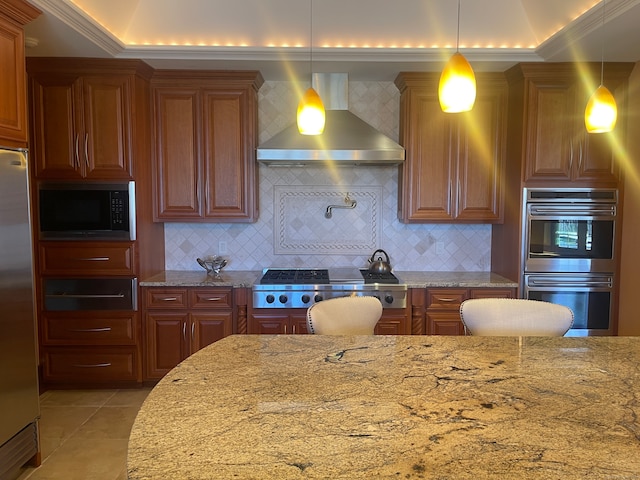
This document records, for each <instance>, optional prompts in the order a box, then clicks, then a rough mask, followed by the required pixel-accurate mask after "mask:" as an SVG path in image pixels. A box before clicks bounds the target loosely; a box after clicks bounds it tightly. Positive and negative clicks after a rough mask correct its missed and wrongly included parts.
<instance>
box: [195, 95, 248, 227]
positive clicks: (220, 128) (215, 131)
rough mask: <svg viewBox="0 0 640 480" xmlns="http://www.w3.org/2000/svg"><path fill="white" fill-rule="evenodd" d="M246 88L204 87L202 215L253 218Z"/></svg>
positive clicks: (223, 219)
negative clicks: (203, 196) (208, 88)
mask: <svg viewBox="0 0 640 480" xmlns="http://www.w3.org/2000/svg"><path fill="white" fill-rule="evenodd" d="M250 92H251V91H250V90H204V91H203V93H202V104H203V113H202V122H203V125H202V131H203V150H202V156H203V158H202V160H203V165H204V175H203V180H204V185H203V191H204V195H205V198H204V203H205V207H204V216H205V217H206V218H210V219H218V220H222V221H228V222H231V221H251V220H253V219H254V218H255V208H254V206H255V198H254V193H253V192H254V191H255V160H254V153H253V152H254V148H253V147H254V141H253V135H254V132H255V130H254V128H253V127H252V123H251V122H252V119H253V118H254V116H253V115H249V114H248V111H249V109H250V103H251V99H250V98H249V96H250V94H251V93H250Z"/></svg>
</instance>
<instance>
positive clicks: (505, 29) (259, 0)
mask: <svg viewBox="0 0 640 480" xmlns="http://www.w3.org/2000/svg"><path fill="white" fill-rule="evenodd" d="M31 3H33V4H34V5H36V6H37V7H39V8H40V9H41V10H42V11H43V15H42V16H41V17H40V18H38V19H36V20H35V21H34V22H32V23H31V24H29V25H27V27H26V29H25V31H26V34H27V36H28V37H29V45H32V46H31V47H30V48H28V49H27V55H28V56H92V57H114V58H141V59H144V60H146V61H147V62H148V63H150V64H151V65H152V66H154V67H158V68H163V67H167V68H174V67H175V68H178V67H179V68H242V69H245V68H251V69H260V70H261V71H262V72H263V75H264V76H265V78H267V79H286V78H297V77H299V76H301V75H302V76H305V75H308V72H309V69H310V61H309V60H310V58H309V57H310V48H309V41H310V36H311V34H312V37H313V53H312V58H313V63H312V66H313V67H312V68H313V70H314V71H318V72H338V71H339V72H347V73H349V74H350V76H351V77H352V78H362V79H380V80H389V79H392V78H393V77H394V76H395V74H396V73H397V72H398V71H402V70H425V71H428V70H434V71H435V70H439V69H440V68H441V67H442V65H443V62H444V61H446V59H447V58H448V56H449V55H450V54H451V53H452V52H453V51H454V49H455V45H456V29H457V27H456V25H457V23H456V22H457V16H456V15H457V2H456V1H454V0H399V1H394V2H392V1H389V0H316V2H314V5H313V15H312V16H311V15H310V9H309V2H308V1H302V0H234V1H232V2H231V1H228V0H180V1H176V0H110V1H109V2H105V1H104V0H31ZM311 19H312V20H311ZM639 22H640V0H608V1H607V3H606V18H605V26H604V28H603V27H602V2H601V1H598V0H561V1H558V0H519V1H514V0H462V2H461V11H460V50H461V51H462V52H463V53H464V54H465V55H466V56H467V58H468V59H469V60H470V61H471V63H472V65H473V66H474V68H475V69H477V70H496V69H498V70H501V69H505V68H508V67H509V66H511V65H512V64H514V63H516V62H519V61H575V60H587V61H599V60H600V58H601V55H602V54H603V53H604V56H605V60H607V61H633V62H635V61H637V60H640V29H638V28H637V25H638V23H639ZM603 46H604V52H603Z"/></svg>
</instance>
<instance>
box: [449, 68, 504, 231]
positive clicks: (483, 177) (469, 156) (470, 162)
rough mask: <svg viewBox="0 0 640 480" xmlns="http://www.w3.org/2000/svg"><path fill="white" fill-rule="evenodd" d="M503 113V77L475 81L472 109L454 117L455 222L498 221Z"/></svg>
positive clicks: (501, 169)
mask: <svg viewBox="0 0 640 480" xmlns="http://www.w3.org/2000/svg"><path fill="white" fill-rule="evenodd" d="M506 112H507V83H506V80H505V79H504V77H502V76H500V77H496V78H493V79H486V80H484V81H483V80H482V79H481V78H479V79H478V95H477V98H476V102H475V105H474V107H473V110H471V111H470V112H467V113H464V114H462V115H460V117H458V118H459V120H460V136H459V140H458V152H457V155H456V157H457V159H458V162H457V167H458V169H457V181H456V182H457V183H456V187H457V188H456V189H455V190H456V191H457V198H456V212H455V218H456V220H470V221H483V222H499V221H501V220H502V172H503V159H504V155H505V147H506V143H505V139H506Z"/></svg>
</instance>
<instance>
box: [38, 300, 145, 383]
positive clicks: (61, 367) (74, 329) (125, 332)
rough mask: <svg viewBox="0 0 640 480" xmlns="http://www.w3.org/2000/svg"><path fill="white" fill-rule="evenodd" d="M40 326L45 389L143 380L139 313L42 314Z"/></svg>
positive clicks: (42, 372)
mask: <svg viewBox="0 0 640 480" xmlns="http://www.w3.org/2000/svg"><path fill="white" fill-rule="evenodd" d="M39 322H40V367H41V380H42V383H43V385H44V386H46V387H60V386H76V385H81V386H83V387H100V386H102V387H105V386H109V387H113V386H116V385H123V386H126V385H129V384H139V383H141V382H142V361H141V358H142V355H141V351H140V345H139V339H140V337H141V334H140V330H141V329H140V319H139V315H138V312H135V311H104V312H98V311H92V312H87V311H78V312H70V311H62V312H43V313H42V315H41V316H40V318H39Z"/></svg>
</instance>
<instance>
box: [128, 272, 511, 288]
mask: <svg viewBox="0 0 640 480" xmlns="http://www.w3.org/2000/svg"><path fill="white" fill-rule="evenodd" d="M394 274H395V275H396V276H397V277H398V278H399V279H400V281H401V282H402V283H406V284H407V286H408V287H409V288H428V287H432V288H433V287H443V288H444V287H447V288H492V287H497V288H516V287H517V286H518V282H515V281H513V280H509V279H507V278H505V277H502V276H500V275H497V274H495V273H492V272H427V271H424V272H421V271H397V272H396V271H394ZM261 276H262V271H255V270H223V271H222V272H221V274H220V275H219V276H215V275H207V273H206V272H205V271H204V270H201V271H195V270H194V271H191V270H167V271H164V272H162V273H159V274H157V275H154V276H152V277H147V278H142V279H141V280H140V285H141V286H143V287H211V286H230V287H235V288H242V287H247V288H251V287H252V286H253V284H254V283H257V282H259V281H260V277H261Z"/></svg>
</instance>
